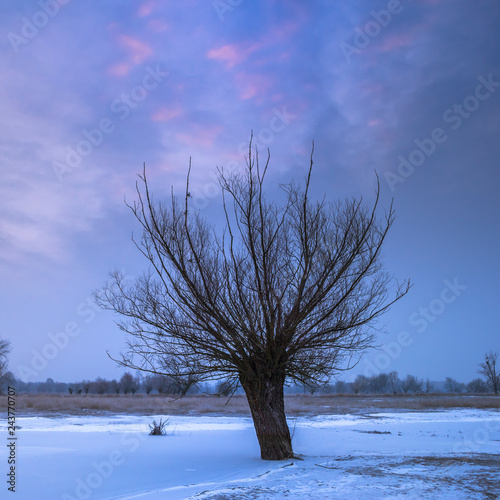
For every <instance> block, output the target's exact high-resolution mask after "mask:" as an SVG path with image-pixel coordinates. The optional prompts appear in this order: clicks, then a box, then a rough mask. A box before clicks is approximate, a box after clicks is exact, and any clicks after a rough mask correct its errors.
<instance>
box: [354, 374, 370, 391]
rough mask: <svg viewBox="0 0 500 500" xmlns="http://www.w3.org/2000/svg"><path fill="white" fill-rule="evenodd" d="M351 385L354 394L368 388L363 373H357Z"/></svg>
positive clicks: (366, 379) (367, 382)
mask: <svg viewBox="0 0 500 500" xmlns="http://www.w3.org/2000/svg"><path fill="white" fill-rule="evenodd" d="M351 387H352V390H353V392H354V394H358V393H360V392H365V391H367V390H368V388H369V381H368V378H367V377H365V376H364V375H358V376H357V377H356V378H355V379H354V382H353V383H352V384H351Z"/></svg>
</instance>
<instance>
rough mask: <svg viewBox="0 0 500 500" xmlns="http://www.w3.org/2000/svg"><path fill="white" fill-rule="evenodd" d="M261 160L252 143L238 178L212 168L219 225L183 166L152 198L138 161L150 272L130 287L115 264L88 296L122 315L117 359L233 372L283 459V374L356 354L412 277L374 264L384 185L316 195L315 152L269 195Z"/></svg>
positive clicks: (295, 377) (303, 378)
mask: <svg viewBox="0 0 500 500" xmlns="http://www.w3.org/2000/svg"><path fill="white" fill-rule="evenodd" d="M269 162H270V154H269V153H268V156H267V161H266V162H264V163H265V165H262V163H261V164H260V165H259V159H258V155H257V153H256V152H255V153H253V150H252V144H251V142H250V145H249V154H248V158H247V168H246V170H245V172H244V174H239V173H234V174H227V173H226V172H224V171H220V173H219V183H220V186H221V188H222V198H221V200H222V210H223V213H224V219H223V220H224V223H223V224H224V227H223V228H221V230H220V231H216V230H215V229H214V228H213V227H211V226H210V225H209V223H208V222H207V221H206V220H205V219H203V218H202V217H201V216H200V214H199V212H197V211H195V210H194V209H193V207H192V205H191V200H190V197H191V195H190V192H189V173H188V179H187V182H186V191H185V196H184V197H183V199H182V200H179V198H178V197H176V196H175V195H174V194H173V193H172V196H171V200H169V201H168V202H167V203H165V202H157V201H154V200H153V196H152V193H151V192H150V189H149V185H148V181H147V178H146V173H145V170H144V171H143V174H142V176H141V186H142V189H141V188H139V186H138V187H137V193H138V201H137V202H136V203H135V204H134V205H133V206H131V207H130V208H131V209H132V211H133V214H134V216H135V217H136V219H137V220H138V222H139V223H140V224H141V226H142V228H143V234H142V238H141V240H140V242H138V243H137V246H138V248H139V250H140V251H141V252H142V254H143V255H144V256H145V258H146V259H147V260H148V261H149V264H150V269H151V270H152V271H151V272H148V273H146V274H144V275H143V276H141V277H139V278H137V279H136V280H135V281H134V282H133V283H128V284H127V283H125V282H124V277H123V276H122V275H120V273H114V274H113V275H112V277H111V281H110V282H109V283H108V284H107V285H106V286H105V287H104V288H103V289H102V290H101V291H99V292H98V293H96V295H95V298H96V301H97V302H98V304H99V305H101V306H102V307H103V308H106V309H110V310H112V311H115V312H117V313H119V314H121V315H122V316H123V321H122V322H121V323H120V328H121V329H122V330H123V331H124V332H126V333H127V334H128V335H129V336H130V338H131V340H130V341H129V342H128V351H127V353H125V355H124V356H123V357H122V358H121V359H120V360H117V361H118V362H119V363H120V364H121V365H122V366H125V367H127V368H132V369H138V370H143V371H146V372H150V373H161V374H164V375H168V376H170V377H175V378H178V374H177V373H175V372H173V371H172V370H175V369H177V368H180V369H181V371H182V375H183V376H184V375H185V376H188V375H193V376H196V377H199V378H200V380H201V379H203V380H207V379H210V378H214V377H219V376H224V377H232V378H233V379H234V380H235V382H238V383H240V384H241V385H242V387H243V388H244V390H245V394H246V396H247V400H248V404H249V406H250V410H251V414H252V418H253V421H254V427H255V431H256V434H257V438H258V441H259V445H260V448H261V457H262V458H263V459H269V460H283V459H287V458H290V457H292V456H293V450H292V443H291V436H290V431H289V428H288V424H287V421H286V415H285V408H284V399H283V398H284V385H285V382H286V381H296V382H298V383H304V382H308V383H309V382H310V381H315V382H316V383H319V384H322V383H324V382H325V381H326V380H328V378H329V377H330V375H331V374H332V373H334V372H336V371H337V370H338V369H340V367H345V360H346V359H355V358H356V357H358V356H359V355H360V354H361V353H362V352H363V351H364V350H365V349H366V348H367V347H370V346H372V345H373V341H374V338H375V335H376V334H377V333H378V329H377V320H378V319H379V318H380V316H381V315H383V314H384V313H385V312H386V311H387V310H388V309H389V308H390V306H391V305H392V304H394V303H395V302H396V301H398V300H399V299H400V298H401V297H403V296H404V295H405V294H406V293H407V292H408V290H409V287H410V285H409V283H407V282H404V283H402V284H397V283H395V282H394V281H393V279H392V277H391V276H390V275H389V274H388V273H386V272H385V270H384V267H383V265H382V262H381V248H382V245H383V242H384V241H385V238H386V235H387V234H388V232H389V230H390V228H391V226H392V224H393V221H394V211H393V208H392V206H391V208H390V209H389V210H388V211H387V212H386V214H385V215H384V216H383V217H379V215H378V204H379V198H380V196H379V195H380V186H379V185H378V186H377V190H376V194H375V200H374V202H373V204H371V206H366V205H365V204H364V202H363V201H362V200H357V199H353V198H351V199H348V200H345V201H344V202H338V203H327V202H326V201H322V200H319V201H313V200H312V199H311V197H310V192H309V184H310V179H311V173H312V165H313V161H312V157H311V163H310V167H309V170H308V173H307V174H306V184H305V187H304V188H302V187H300V186H299V185H298V184H297V183H291V184H289V185H283V186H282V187H283V193H284V195H283V197H281V198H273V199H272V200H269V199H268V200H266V196H265V182H264V181H265V176H266V172H267V167H268V165H269ZM393 283H394V284H395V286H394V288H393V290H391V288H392V284H393ZM165 358H166V359H168V360H169V363H163V360H164V359H165ZM172 361H173V362H172Z"/></svg>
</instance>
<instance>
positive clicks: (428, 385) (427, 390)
mask: <svg viewBox="0 0 500 500" xmlns="http://www.w3.org/2000/svg"><path fill="white" fill-rule="evenodd" d="M433 389H434V384H433V383H432V382H431V381H430V379H428V378H427V379H425V393H426V394H429V393H430V392H432V391H433Z"/></svg>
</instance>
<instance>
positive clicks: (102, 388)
mask: <svg viewBox="0 0 500 500" xmlns="http://www.w3.org/2000/svg"><path fill="white" fill-rule="evenodd" d="M90 386H91V390H92V392H95V393H97V394H100V395H101V396H102V395H103V394H105V393H106V392H108V391H109V382H108V381H107V380H106V379H104V378H102V377H97V378H96V379H95V380H94V381H93V382H91V384H90Z"/></svg>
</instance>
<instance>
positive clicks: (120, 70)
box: [108, 63, 132, 76]
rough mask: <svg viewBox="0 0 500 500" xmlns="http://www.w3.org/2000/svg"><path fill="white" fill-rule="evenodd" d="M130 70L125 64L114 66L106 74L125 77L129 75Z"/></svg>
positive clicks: (128, 65) (129, 66)
mask: <svg viewBox="0 0 500 500" xmlns="http://www.w3.org/2000/svg"><path fill="white" fill-rule="evenodd" d="M131 69H132V67H131V65H130V64H127V63H121V64H115V65H114V66H111V68H109V70H108V73H109V74H111V75H113V76H125V75H128V74H129V72H130V70H131Z"/></svg>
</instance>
